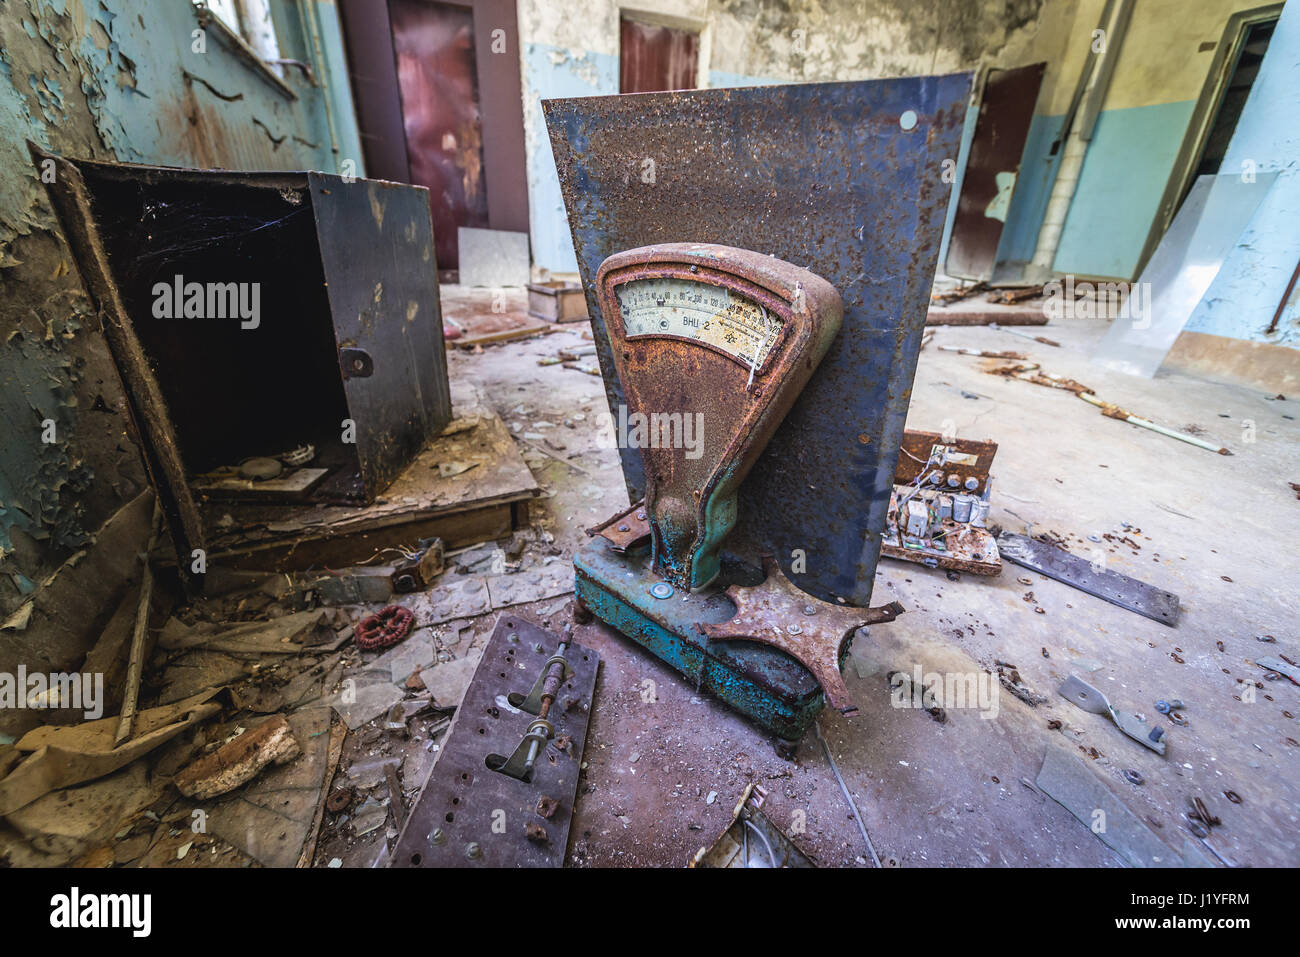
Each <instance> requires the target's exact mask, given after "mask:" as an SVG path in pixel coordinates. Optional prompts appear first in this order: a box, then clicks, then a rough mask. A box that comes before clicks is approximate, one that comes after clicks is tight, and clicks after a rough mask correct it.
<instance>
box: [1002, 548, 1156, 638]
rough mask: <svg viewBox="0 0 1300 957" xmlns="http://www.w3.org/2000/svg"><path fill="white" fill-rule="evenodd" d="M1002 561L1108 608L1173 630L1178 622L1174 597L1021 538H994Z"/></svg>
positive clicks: (1062, 551)
mask: <svg viewBox="0 0 1300 957" xmlns="http://www.w3.org/2000/svg"><path fill="white" fill-rule="evenodd" d="M998 551H999V552H1000V553H1001V555H1002V557H1003V558H1006V559H1010V560H1011V561H1013V562H1015V563H1016V564H1017V565H1023V566H1024V567H1025V568H1029V569H1032V570H1033V571H1036V572H1039V573H1041V574H1043V575H1046V576H1047V577H1048V578H1054V579H1056V580H1057V581H1058V582H1064V583H1065V584H1067V585H1070V586H1071V587H1073V588H1077V589H1079V590H1080V591H1082V592H1086V593H1087V594H1089V595H1092V596H1094V597H1096V598H1100V599H1102V600H1103V601H1108V602H1110V603H1111V604H1112V605H1119V607H1121V608H1126V609H1128V610H1129V611H1133V612H1137V613H1138V614H1139V615H1144V616H1145V617H1147V618H1150V619H1151V620H1152V621H1158V622H1160V623H1161V624H1163V625H1168V626H1169V627H1170V628H1172V627H1174V626H1175V625H1176V624H1177V622H1178V596H1177V595H1175V594H1174V593H1173V592H1168V591H1163V590H1162V589H1159V588H1156V587H1155V586H1153V585H1148V584H1147V583H1146V582H1140V581H1138V580H1137V579H1136V578H1130V577H1129V576H1127V575H1122V574H1120V573H1119V572H1116V571H1111V570H1110V569H1109V568H1097V567H1095V566H1094V565H1093V563H1092V562H1090V561H1088V560H1087V559H1086V558H1082V557H1080V556H1078V555H1073V554H1071V553H1070V552H1067V551H1065V550H1064V549H1062V548H1057V547H1056V546H1055V545H1048V544H1047V543H1046V542H1040V541H1037V540H1036V539H1033V538H1029V537H1027V536H1025V535H1016V534H1013V533H1011V532H1003V533H1002V534H1001V535H1000V536H998Z"/></svg>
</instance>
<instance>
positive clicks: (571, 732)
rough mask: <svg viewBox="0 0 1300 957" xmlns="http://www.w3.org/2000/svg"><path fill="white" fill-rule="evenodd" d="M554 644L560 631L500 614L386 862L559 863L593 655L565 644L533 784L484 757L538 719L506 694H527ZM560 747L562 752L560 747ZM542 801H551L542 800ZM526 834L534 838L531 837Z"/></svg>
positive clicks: (587, 710) (506, 749)
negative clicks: (550, 730) (566, 671)
mask: <svg viewBox="0 0 1300 957" xmlns="http://www.w3.org/2000/svg"><path fill="white" fill-rule="evenodd" d="M559 643H560V639H559V637H558V636H556V635H553V634H551V633H550V632H548V631H544V630H543V629H541V628H539V627H537V626H536V625H534V624H533V623H532V622H528V621H524V620H523V619H521V618H517V617H513V616H510V615H502V616H501V617H500V618H499V619H498V620H497V626H496V629H495V630H494V631H493V632H492V637H491V638H489V639H488V643H487V646H486V648H484V650H483V658H482V660H481V661H480V662H479V666H478V669H477V670H476V671H475V672H474V677H473V679H472V680H471V681H470V684H469V688H468V689H467V690H466V691H465V697H464V699H463V700H462V701H461V705H460V708H459V709H458V710H457V712H456V718H455V720H454V721H453V722H452V725H451V729H450V731H449V732H448V734H447V738H446V740H445V741H444V743H443V750H442V753H441V755H440V756H439V758H438V761H437V763H436V764H435V765H434V766H433V771H432V772H430V774H429V780H428V782H427V783H426V784H425V786H424V790H423V791H422V792H421V793H420V796H419V798H417V799H416V802H415V806H414V807H413V808H412V809H411V814H410V817H409V819H408V820H407V823H406V827H405V828H404V829H403V830H402V833H401V835H400V836H399V837H398V839H397V844H396V845H395V846H394V848H393V853H392V855H391V857H390V861H391V863H390V866H391V867H559V866H560V865H562V864H563V863H564V853H565V848H566V846H567V845H568V841H569V826H570V824H571V823H572V820H573V801H574V796H575V795H576V793H577V788H578V773H579V769H580V768H581V767H582V751H583V747H584V744H585V742H586V739H587V722H588V719H589V718H590V714H591V702H592V695H593V693H594V691H595V687H596V672H597V669H598V668H599V665H600V658H599V657H598V656H597V654H596V653H595V652H594V651H591V650H590V649H587V648H583V647H582V646H581V645H576V644H572V645H570V646H569V650H568V651H567V652H566V658H567V659H568V662H569V667H570V668H572V670H573V675H572V677H570V678H569V680H567V681H566V682H565V683H564V684H563V685H562V686H561V687H560V693H559V697H558V698H557V699H556V702H555V704H554V706H553V707H552V708H551V713H550V720H551V721H552V722H553V723H554V725H555V736H554V737H553V738H552V739H551V742H550V744H548V745H547V747H546V749H545V751H544V752H543V753H542V755H541V757H539V758H538V760H537V764H536V766H535V768H534V771H533V777H532V781H531V782H529V783H525V782H523V781H520V780H517V779H516V778H513V777H509V776H508V775H505V774H502V773H500V772H498V771H493V770H490V769H489V768H488V766H487V764H486V760H487V756H488V755H489V754H500V755H507V756H508V755H510V754H511V752H513V751H514V749H515V747H516V746H517V745H518V744H519V741H520V739H521V738H522V737H523V736H524V733H525V732H526V731H527V730H528V726H529V724H531V723H532V721H533V720H534V719H535V716H534V715H531V714H528V713H527V712H525V711H520V710H518V709H516V708H512V707H511V706H510V703H509V700H508V696H509V695H510V694H511V693H512V692H518V693H519V695H520V696H521V697H522V696H526V695H527V694H528V691H529V689H530V688H531V687H532V685H533V682H534V681H535V680H536V678H537V676H538V674H539V673H540V672H541V670H542V668H543V666H544V665H545V664H546V660H547V659H548V658H549V657H550V656H551V655H553V654H555V652H556V650H557V648H558V647H559ZM566 743H567V747H565V748H564V749H563V750H561V748H560V747H559V745H561V744H566ZM543 799H549V800H548V801H547V802H546V803H547V804H549V803H550V802H552V801H553V802H554V806H553V807H551V808H547V807H545V806H544V805H542V804H539V802H542V801H543ZM539 807H540V808H541V810H539ZM543 812H548V813H543ZM539 827H540V828H541V829H542V830H541V831H537V830H536V829H537V828H539ZM528 830H532V831H533V832H534V836H535V837H536V838H538V839H531V838H530V837H529V836H528V833H527V831H528ZM543 833H544V838H543V837H542V834H543Z"/></svg>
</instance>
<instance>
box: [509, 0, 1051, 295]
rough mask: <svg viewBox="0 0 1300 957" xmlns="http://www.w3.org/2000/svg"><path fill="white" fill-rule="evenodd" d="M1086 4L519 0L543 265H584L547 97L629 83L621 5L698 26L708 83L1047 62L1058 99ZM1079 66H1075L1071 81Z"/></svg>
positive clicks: (536, 233)
mask: <svg viewBox="0 0 1300 957" xmlns="http://www.w3.org/2000/svg"><path fill="white" fill-rule="evenodd" d="M1076 5H1077V0H865V2H864V0H803V2H799V3H794V2H782V0H643V2H639V3H630V4H626V5H620V4H618V3H616V2H612V0H586V2H581V3H564V4H557V3H555V2H553V0H519V31H520V46H521V55H522V58H523V77H524V125H525V134H526V137H527V150H528V179H529V197H530V208H531V222H532V240H533V259H534V263H535V264H536V265H537V266H538V267H540V268H542V269H547V270H550V271H552V272H561V273H572V272H575V271H576V269H577V263H576V261H575V259H574V257H573V248H572V245H571V243H570V240H569V230H568V224H567V222H566V220H565V214H564V206H563V203H562V201H561V199H560V190H559V184H558V181H557V180H556V177H555V164H554V160H553V158H552V156H551V149H550V143H549V141H548V140H547V136H546V125H545V123H544V122H543V119H542V111H541V106H540V102H541V100H543V99H547V98H551V97H567V96H595V95H603V94H610V93H617V92H618V80H619V73H618V55H619V19H620V15H621V13H624V12H626V13H629V14H631V15H634V16H636V15H642V16H646V17H648V18H649V19H652V20H656V19H657V20H659V21H660V22H664V23H668V24H675V25H679V26H685V27H688V28H692V29H697V30H699V31H700V41H701V42H700V71H699V75H700V77H701V85H702V86H709V87H727V86H749V85H754V84H759V83H801V82H824V81H833V80H861V79H872V78H876V77H888V76H910V75H918V74H931V73H951V72H954V71H958V70H968V69H973V68H975V67H978V66H980V65H982V64H989V65H995V66H999V67H1014V66H1024V65H1026V64H1029V63H1034V62H1039V61H1043V60H1046V61H1047V62H1048V70H1047V74H1046V77H1045V79H1044V93H1043V96H1044V97H1045V98H1050V97H1051V96H1053V95H1054V91H1055V89H1056V86H1057V85H1058V84H1059V83H1060V82H1062V79H1061V78H1062V72H1061V61H1062V59H1063V52H1064V47H1065V39H1066V34H1067V32H1068V31H1067V30H1065V29H1063V28H1062V25H1063V24H1069V23H1071V22H1072V21H1073V18H1074V10H1075V7H1076ZM1066 66H1067V67H1068V62H1067V64H1066ZM1074 75H1075V74H1073V73H1066V74H1065V78H1064V81H1063V82H1064V83H1065V84H1066V85H1067V86H1068V87H1071V88H1072V86H1071V85H1072V83H1073V77H1074ZM1068 95H1069V93H1068V91H1067V93H1066V96H1067V97H1068ZM954 159H955V157H954Z"/></svg>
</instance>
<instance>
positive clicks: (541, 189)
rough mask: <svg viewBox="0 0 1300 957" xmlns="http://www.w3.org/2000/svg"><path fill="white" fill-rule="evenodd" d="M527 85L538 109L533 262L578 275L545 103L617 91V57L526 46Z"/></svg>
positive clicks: (532, 160) (532, 166) (532, 177)
mask: <svg viewBox="0 0 1300 957" xmlns="http://www.w3.org/2000/svg"><path fill="white" fill-rule="evenodd" d="M524 83H525V87H526V89H528V90H529V91H530V92H531V94H532V97H531V101H530V102H529V103H527V104H525V105H526V106H527V107H528V108H529V109H531V110H532V111H533V116H532V123H531V127H530V128H531V130H532V133H533V135H532V137H531V138H530V139H529V142H528V154H529V155H528V196H529V206H530V209H531V213H530V216H529V229H530V231H531V233H532V237H531V238H532V244H533V263H534V264H535V265H537V266H540V267H541V268H543V269H549V270H551V272H577V271H578V260H577V257H576V256H574V253H573V239H572V237H571V236H570V235H569V218H568V215H567V214H566V213H565V210H564V198H563V197H562V196H561V195H560V180H559V177H558V175H557V174H556V172H555V156H554V154H553V153H552V152H551V141H550V138H549V137H548V136H547V134H546V119H545V117H544V116H543V115H542V103H541V101H542V100H549V99H559V98H562V97H573V96H602V95H607V94H612V93H617V92H618V57H616V56H610V55H609V54H602V53H591V52H589V51H574V50H568V49H565V48H563V47H556V46H552V45H550V44H547V43H529V44H527V45H526V46H525V47H524Z"/></svg>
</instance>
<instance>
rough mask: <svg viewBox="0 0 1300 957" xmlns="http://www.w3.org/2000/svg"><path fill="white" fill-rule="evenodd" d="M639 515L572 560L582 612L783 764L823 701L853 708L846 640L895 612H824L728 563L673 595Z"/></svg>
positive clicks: (889, 608) (771, 574) (781, 582)
mask: <svg viewBox="0 0 1300 957" xmlns="http://www.w3.org/2000/svg"><path fill="white" fill-rule="evenodd" d="M638 514H639V515H641V516H642V518H640V519H638V518H637V515H638ZM644 515H645V511H644V506H643V505H641V504H637V505H635V506H633V507H632V508H631V509H630V510H629V511H627V512H625V513H623V514H621V515H617V516H615V517H614V518H612V519H611V520H610V521H609V522H607V523H606V524H605V525H603V526H600V527H598V528H594V529H592V530H591V531H590V534H591V535H592V539H591V541H589V542H588V543H587V544H586V545H584V546H583V547H582V548H581V549H579V550H578V552H577V553H576V554H575V555H574V557H573V570H574V592H575V594H576V595H577V600H578V604H579V607H580V609H581V610H582V611H583V612H585V613H589V614H591V615H594V616H595V617H596V618H599V619H600V620H601V621H603V622H605V623H606V624H608V625H610V626H611V627H613V628H615V629H617V630H618V631H620V632H622V633H623V634H624V635H626V636H627V637H628V638H631V639H632V640H633V641H635V642H636V643H637V644H639V645H641V646H642V647H644V648H645V649H646V650H648V651H649V652H650V653H651V654H653V655H654V656H655V657H656V658H659V659H660V660H661V661H664V662H665V663H667V664H668V665H670V666H671V667H672V668H674V669H676V670H677V671H678V672H680V673H681V674H682V675H684V676H685V677H686V678H687V680H689V681H691V682H692V683H693V684H694V685H695V688H696V690H697V691H703V692H708V693H709V694H712V695H713V696H715V697H717V698H719V699H721V700H722V701H724V702H725V703H726V704H728V705H729V706H731V707H732V708H735V709H736V710H737V711H739V712H740V713H741V714H743V715H745V716H746V717H747V718H749V719H750V720H751V721H753V722H754V723H755V724H757V725H758V726H759V727H761V728H763V729H764V730H766V731H769V732H771V733H772V734H774V735H776V737H777V738H778V750H779V751H781V752H782V753H783V754H785V755H786V756H792V754H793V748H794V746H795V745H796V744H797V743H798V741H799V739H800V738H801V737H803V735H804V733H805V732H806V731H807V730H808V729H809V728H810V727H811V726H812V723H813V721H814V720H816V718H817V715H818V714H820V713H821V710H822V708H824V707H825V706H826V704H827V702H828V698H829V700H830V703H831V704H832V706H833V707H836V708H838V709H839V710H840V711H842V712H844V713H845V714H852V713H853V712H854V711H856V710H857V709H856V708H855V707H854V705H853V703H852V700H851V699H850V698H849V695H848V691H847V689H845V688H844V683H843V680H842V679H841V678H840V674H839V670H840V668H841V667H842V665H843V663H844V659H845V657H846V656H847V655H848V652H849V648H850V646H851V642H852V638H853V635H854V632H856V631H857V629H858V628H859V627H862V626H865V625H871V624H878V623H882V622H886V621H893V620H894V618H895V617H897V616H898V614H900V613H901V612H902V611H903V608H902V606H901V605H899V604H898V603H897V602H893V603H891V604H889V605H886V606H883V607H880V608H849V607H842V606H838V605H831V604H828V603H826V602H822V601H818V600H817V599H815V598H812V597H811V596H809V595H806V594H803V593H802V592H798V590H797V589H795V588H794V587H793V586H792V585H791V584H790V583H789V581H788V580H787V579H786V578H785V576H784V575H783V574H782V573H781V570H780V568H779V567H778V566H777V565H776V563H775V562H771V561H768V562H766V563H765V565H766V570H765V571H764V570H760V569H759V568H757V567H755V566H753V565H749V564H745V563H743V562H741V561H739V560H737V559H735V558H733V557H731V556H724V557H723V559H722V562H721V566H722V567H721V572H720V573H719V575H718V577H717V579H715V581H714V582H713V583H712V584H711V585H709V586H708V587H706V588H703V589H700V590H697V591H694V592H692V591H690V590H687V589H680V588H677V587H675V586H674V585H672V584H671V583H669V582H667V581H665V580H664V578H663V577H662V576H660V575H658V574H657V573H656V572H655V571H654V568H653V567H652V561H651V554H650V533H649V524H648V521H647V520H646V519H645V518H644ZM622 529H626V530H625V531H623V530H622ZM792 629H794V631H793V633H792ZM742 636H743V637H742ZM805 662H807V664H805ZM818 674H820V675H821V676H822V677H821V680H819V678H818V676H817V675H818ZM823 682H824V683H825V685H826V687H823Z"/></svg>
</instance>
